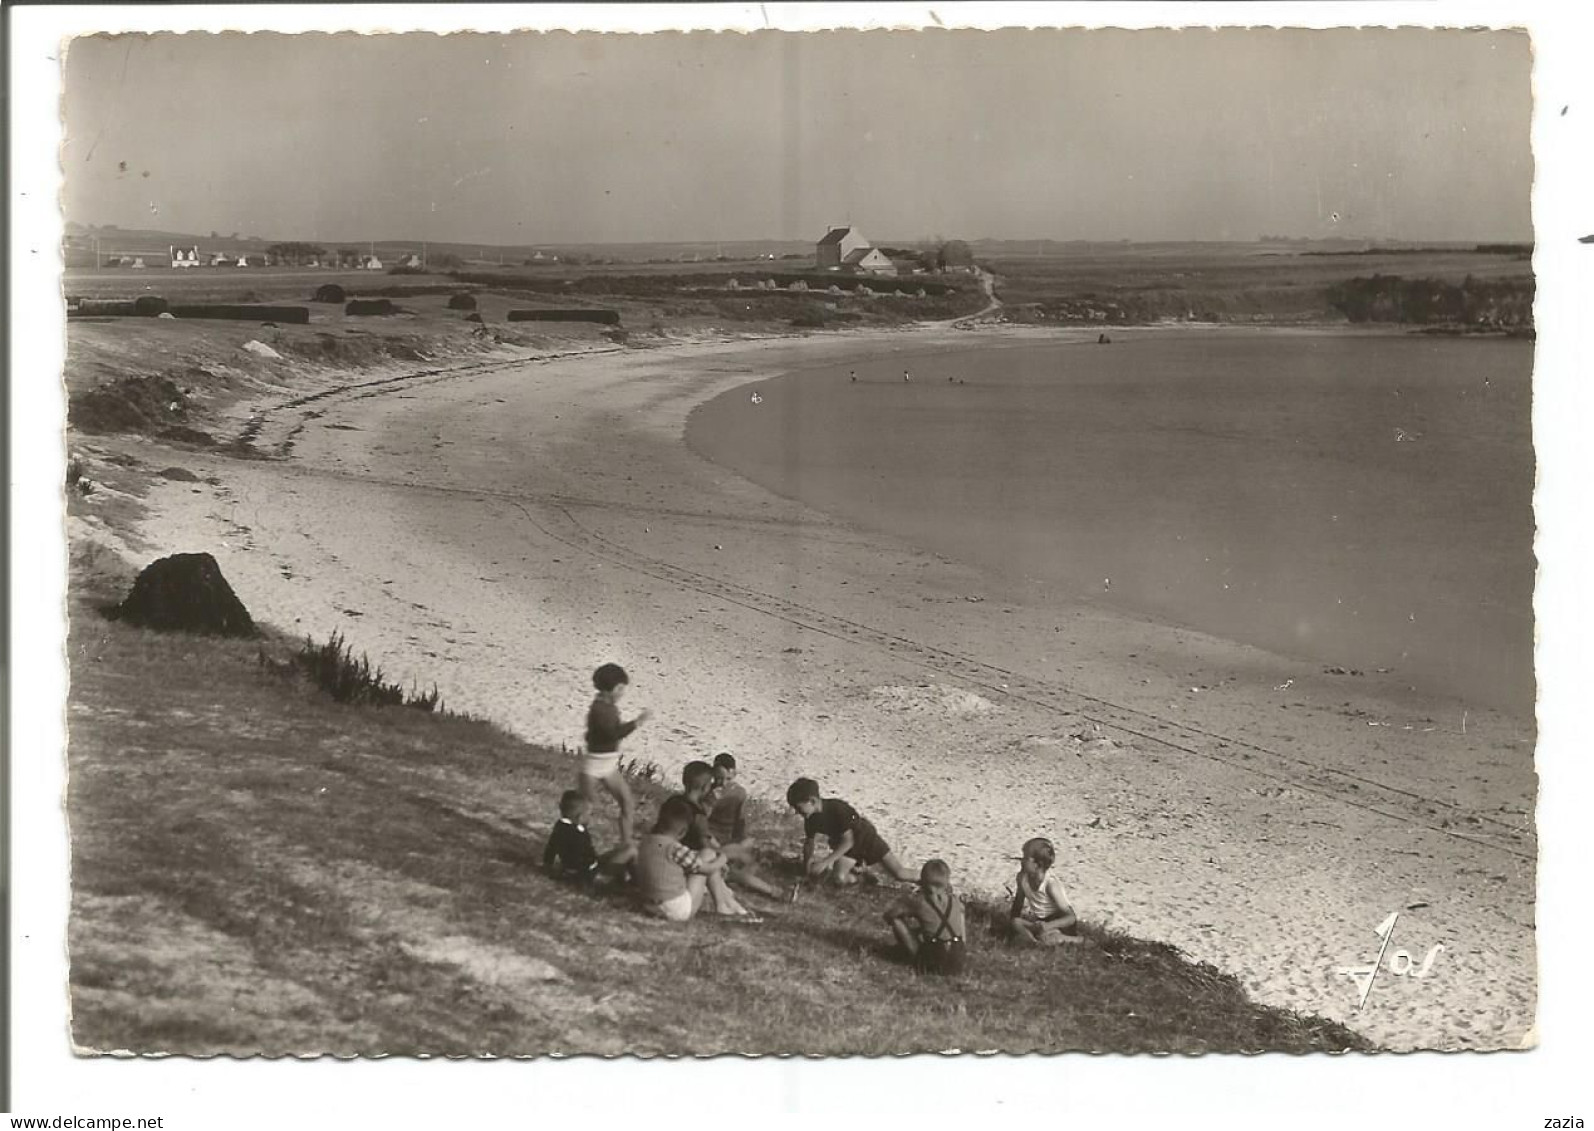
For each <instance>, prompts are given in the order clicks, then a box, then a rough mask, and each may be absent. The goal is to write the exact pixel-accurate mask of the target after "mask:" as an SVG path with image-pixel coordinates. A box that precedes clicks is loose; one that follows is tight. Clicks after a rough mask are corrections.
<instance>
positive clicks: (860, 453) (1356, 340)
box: [687, 330, 1534, 716]
mask: <svg viewBox="0 0 1594 1131" xmlns="http://www.w3.org/2000/svg"><path fill="white" fill-rule="evenodd" d="M1532 359H1533V352H1532V346H1531V344H1530V343H1527V342H1521V341H1507V340H1501V339H1492V338H1489V339H1485V338H1445V337H1432V336H1425V335H1415V334H1400V333H1393V334H1392V333H1371V334H1358V333H1351V332H1304V331H1299V330H1292V331H1278V330H1198V331H1156V332H1140V333H1117V334H1114V340H1113V341H1112V342H1111V343H1110V344H1097V343H1096V342H1095V341H1094V340H1091V341H1089V342H1084V343H1081V342H1059V343H1057V344H1051V345H1026V346H1022V347H1011V346H1001V347H991V346H986V347H983V348H980V347H976V348H970V349H968V350H965V351H942V352H937V353H930V354H917V355H915V354H912V353H911V352H909V351H904V352H902V353H898V354H894V355H887V356H885V357H880V358H875V359H873V360H870V361H867V362H858V363H856V364H851V365H842V366H840V367H837V368H820V369H807V370H802V371H797V372H791V373H786V374H783V375H779V376H774V377H772V379H770V380H766V381H763V382H760V383H758V384H757V385H755V386H754V387H752V388H751V389H750V388H747V387H743V388H740V389H737V390H734V391H731V392H728V393H725V394H723V395H722V396H720V397H718V398H716V399H714V400H712V401H710V402H709V403H707V404H705V405H703V406H702V407H700V408H699V409H698V410H697V411H696V412H695V413H694V414H693V416H692V419H691V421H690V423H689V426H688V431H687V439H688V442H689V443H690V444H691V445H692V446H693V448H694V449H695V450H697V451H698V452H699V453H701V454H703V455H705V456H707V457H708V458H710V459H712V460H714V461H716V462H718V463H721V464H722V465H724V466H727V467H730V468H732V469H734V470H735V471H737V472H739V473H740V474H742V475H744V476H746V477H747V478H749V479H751V480H753V481H755V482H757V483H759V484H761V485H763V486H765V487H767V488H769V489H771V490H773V491H776V492H778V493H780V494H783V495H786V496H789V497H793V498H797V499H800V500H802V501H804V502H806V503H809V504H811V505H813V506H815V507H818V508H819V509H821V510H824V511H827V512H829V513H832V514H834V515H836V516H838V517H841V518H844V519H847V520H849V521H852V522H856V523H859V524H861V525H864V526H868V527H872V528H875V529H878V530H880V531H884V532H887V533H890V534H892V535H896V536H899V537H901V538H903V539H905V540H907V541H908V542H910V543H912V544H915V545H917V546H920V547H922V548H924V549H928V550H932V551H935V552H939V553H943V554H945V555H947V556H949V557H953V558H956V559H959V560H962V561H964V562H966V563H969V564H972V565H974V566H976V567H978V568H979V569H981V570H983V571H986V572H988V573H989V574H990V575H991V576H992V577H993V578H1000V579H1004V580H1006V581H1009V582H1019V583H1023V584H1024V585H1026V586H1028V587H1029V588H1030V590H1032V591H1033V592H1036V593H1038V594H1040V599H1043V600H1057V601H1059V602H1066V601H1068V600H1070V599H1082V598H1088V599H1090V600H1093V601H1107V602H1109V603H1113V604H1116V605H1119V606H1120V607H1122V608H1123V609H1125V610H1129V611H1133V612H1135V613H1138V614H1142V615H1148V616H1152V617H1155V618H1157V619H1159V620H1165V621H1168V622H1172V623H1178V624H1183V625H1188V626H1191V627H1194V628H1198V629H1201V630H1203V631H1207V632H1211V633H1214V634H1217V635H1220V636H1224V637H1227V638H1229V639H1234V640H1240V641H1245V642H1247V643H1252V644H1256V645H1260V646H1262V647H1265V648H1268V649H1271V650H1275V651H1278V652H1282V653H1285V654H1289V655H1295V656H1301V657H1304V658H1308V659H1314V660H1320V661H1322V662H1324V663H1325V664H1327V665H1334V666H1342V667H1345V668H1347V669H1368V670H1373V669H1379V668H1384V669H1389V670H1392V671H1394V672H1397V673H1399V674H1400V675H1402V676H1405V677H1408V678H1409V679H1410V680H1411V682H1412V685H1413V686H1416V687H1419V688H1421V689H1423V690H1426V691H1433V692H1438V693H1441V694H1449V695H1454V696H1456V697H1458V698H1460V699H1462V700H1464V701H1468V702H1474V703H1477V704H1479V705H1484V706H1491V707H1496V708H1500V709H1504V710H1507V711H1510V712H1512V713H1516V714H1521V715H1524V716H1527V715H1530V714H1531V712H1532V705H1533V687H1534V683H1533V656H1532V650H1533V609H1532V597H1533V579H1534V558H1533V531H1534V525H1533V509H1532V491H1533V479H1534V459H1533V447H1532V431H1531V419H1530V412H1531V373H1532ZM905 368H906V369H907V370H908V371H909V375H910V377H911V380H904V374H903V370H904V369H905ZM849 371H850V372H849ZM755 392H756V393H757V397H756V399H755V398H754V396H753V395H752V394H753V393H755Z"/></svg>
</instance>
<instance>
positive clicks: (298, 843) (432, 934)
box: [68, 553, 1366, 1055]
mask: <svg viewBox="0 0 1594 1131" xmlns="http://www.w3.org/2000/svg"><path fill="white" fill-rule="evenodd" d="M114 561H115V560H114V559H111V558H109V557H108V556H107V555H103V554H88V553H77V554H75V555H74V562H75V565H76V574H75V576H74V579H73V582H74V583H73V594H74V605H73V609H72V624H71V637H70V653H71V670H72V690H71V697H70V729H71V752H70V762H71V781H70V788H69V797H68V805H69V812H70V816H71V821H72V829H73V835H74V850H73V861H72V868H73V882H74V886H73V899H72V918H71V926H70V943H71V950H72V987H71V988H72V998H73V1034H74V1037H75V1039H76V1040H77V1042H78V1043H79V1044H81V1045H83V1046H86V1047H88V1048H92V1049H101V1050H119V1049H130V1050H136V1051H140V1052H155V1051H161V1052H172V1053H218V1052H219V1053H231V1054H240V1055H241V1054H252V1053H266V1054H286V1053H309V1052H332V1053H341V1054H374V1053H391V1054H415V1053H435V1054H455V1055H458V1054H479V1053H489V1052H490V1053H495V1054H500V1055H537V1054H547V1053H609V1054H614V1053H640V1054H644V1055H654V1054H663V1053H697V1054H712V1053H721V1052H731V1051H736V1052H754V1051H757V1052H769V1053H773V1052H792V1053H811V1054H812V1053H818V1054H839V1053H864V1054H886V1053H907V1052H914V1051H923V1050H945V1049H964V1050H979V1049H1001V1050H1007V1051H1028V1050H1048V1051H1060V1050H1070V1049H1079V1050H1085V1049H1095V1050H1111V1051H1123V1052H1142V1051H1153V1050H1171V1051H1178V1052H1192V1053H1193V1052H1203V1051H1217V1050H1225V1051H1253V1050H1287V1051H1294V1052H1306V1051H1323V1050H1343V1049H1361V1048H1365V1047H1366V1044H1365V1042H1364V1041H1362V1040H1361V1039H1360V1038H1358V1037H1357V1036H1356V1035H1355V1034H1353V1033H1351V1032H1349V1031H1348V1030H1346V1029H1344V1028H1343V1027H1341V1026H1338V1025H1336V1024H1333V1023H1330V1022H1326V1021H1323V1020H1321V1019H1318V1018H1311V1017H1301V1016H1297V1015H1294V1014H1289V1013H1285V1012H1281V1011H1279V1010H1275V1009H1270V1008H1264V1007H1261V1006H1258V1005H1256V1004H1255V1003H1253V1002H1252V1001H1250V1000H1248V999H1247V998H1246V996H1245V995H1244V993H1243V992H1242V990H1241V989H1240V987H1239V985H1238V984H1237V983H1236V982H1235V981H1234V980H1233V979H1232V978H1229V977H1227V976H1225V975H1223V974H1220V973H1219V972H1217V971H1215V970H1213V969H1212V968H1210V967H1206V966H1197V965H1193V964H1191V963H1189V962H1187V961H1185V960H1184V959H1183V958H1182V957H1181V956H1180V955H1179V954H1178V953H1177V952H1175V951H1174V950H1173V949H1172V948H1170V947H1167V946H1164V945H1161V944H1158V943H1149V942H1143V941H1139V940H1135V939H1131V938H1128V937H1125V936H1122V935H1118V934H1112V933H1108V932H1104V931H1101V930H1097V929H1090V930H1089V940H1088V941H1087V943H1086V944H1085V945H1083V946H1079V947H1073V948H1067V949H1066V951H1065V952H1062V953H1058V952H1036V951H1024V952H1020V951H1009V950H1005V949H1002V948H1000V947H999V946H997V945H996V944H995V943H993V942H991V941H990V940H989V939H988V938H987V937H986V933H985V930H984V927H985V925H986V923H987V922H988V919H987V916H986V913H985V912H984V911H982V910H978V909H976V910H975V912H974V913H973V914H972V915H971V933H972V934H973V935H974V936H975V938H974V940H973V942H974V961H973V964H972V971H971V973H970V974H968V975H967V976H966V977H964V978H961V979H959V980H956V981H952V982H942V981H936V980H931V979H923V978H920V977H918V976H916V975H914V974H913V973H911V972H910V971H909V970H907V969H906V968H905V967H903V966H901V965H899V964H897V963H895V962H893V961H891V960H890V957H889V956H888V955H887V954H886V953H885V950H884V948H885V939H886V935H885V931H884V928H883V927H882V926H881V924H880V917H879V916H880V912H881V910H882V909H883V906H884V904H885V902H886V900H887V899H889V898H891V896H890V895H889V894H888V893H886V892H882V891H874V890H866V889H859V890H854V891H849V892H845V893H835V894H825V895H812V896H810V897H809V898H807V899H805V900H804V901H803V902H801V903H799V904H797V905H796V906H794V907H791V908H789V909H783V910H782V911H780V912H777V913H775V914H774V915H772V916H771V918H770V919H769V920H768V921H766V922H765V923H764V924H763V925H761V926H757V927H744V926H723V925H719V924H715V923H713V922H703V923H696V924H692V925H690V926H688V927H685V928H677V927H672V926H667V925H664V924H660V923H655V922H654V921H652V920H649V919H645V918H643V917H642V916H640V915H638V914H637V913H635V912H634V911H633V910H632V909H631V908H630V906H629V904H628V903H627V902H626V901H625V900H624V898H623V897H619V896H589V895H585V894H582V893H580V892H578V891H575V890H573V889H571V888H568V887H565V886H562V885H560V884H558V883H556V882H554V881H552V880H549V879H547V878H546V877H544V876H543V875H542V874H541V872H540V871H539V867H538V864H539V854H540V848H541V844H542V839H543V836H544V834H545V832H546V830H547V827H548V826H549V824H550V823H551V819H552V816H553V814H554V812H555V807H556V799H557V797H558V794H559V792H560V791H561V790H563V789H564V788H566V787H567V786H568V785H569V784H570V782H571V779H572V776H573V775H572V769H571V765H570V762H569V760H568V759H566V758H565V757H564V756H563V755H562V754H561V753H560V752H558V751H552V750H547V749H540V748H536V747H532V746H529V745H527V744H525V743H523V742H521V741H518V740H516V739H514V738H512V737H510V736H508V735H506V734H505V733H503V732H502V731H500V730H498V729H496V728H494V727H492V726H490V725H488V724H486V723H482V722H479V721H473V720H470V719H467V718H462V717H458V716H452V715H448V714H446V713H442V712H435V713H434V712H428V711H414V710H403V709H397V708H392V707H389V708H382V707H372V706H366V707H358V706H346V705H342V704H339V703H337V702H335V701H334V700H333V699H332V698H331V697H329V696H328V695H326V694H324V693H323V692H322V691H320V690H319V689H317V688H316V687H315V686H314V685H313V684H312V683H311V682H310V681H308V680H307V679H305V678H304V676H303V675H302V674H301V673H299V672H298V671H297V670H296V665H295V663H294V662H293V654H294V648H295V646H294V644H293V643H292V642H291V641H288V640H286V639H283V638H276V639H273V640H271V641H269V642H268V643H267V644H266V645H265V646H264V647H265V650H266V655H265V658H266V660H267V661H269V662H267V663H262V662H261V660H262V655H261V647H262V646H261V645H259V644H257V643H255V642H239V641H224V640H215V639H197V638H185V637H180V636H172V635H157V634H153V633H148V632H144V631H141V630H137V629H132V628H129V627H127V626H124V625H120V624H116V623H112V622H109V621H107V620H105V619H104V618H103V617H102V616H100V615H99V613H98V612H96V611H95V609H96V605H97V604H103V603H106V602H109V601H111V600H114V599H115V598H116V597H117V596H119V595H120V593H121V592H123V591H125V586H126V584H127V582H128V580H129V578H128V576H127V575H126V573H125V572H119V571H118V569H117V568H116V567H115V566H114V565H113V564H112V563H113V562H114ZM641 788H642V789H643V790H644V792H645V795H646V797H647V800H646V801H645V802H644V819H648V818H649V817H650V815H651V812H652V810H653V809H654V808H655V807H656V805H657V803H658V801H659V800H660V798H661V796H662V793H661V791H660V790H659V788H658V787H657V786H654V785H651V784H647V783H642V785H641ZM599 824H600V835H605V834H607V833H609V831H610V829H611V828H612V826H610V825H609V824H608V821H607V815H605V816H604V818H603V819H602V820H600V822H599ZM755 832H756V834H757V835H758V836H759V837H760V838H761V840H762V841H763V842H764V843H765V844H767V845H770V846H771V850H770V855H769V858H768V859H767V860H766V862H765V864H766V867H767V868H768V869H769V870H770V871H772V872H782V873H785V874H788V875H789V874H790V873H791V868H792V865H791V863H790V861H788V860H787V859H785V858H784V857H782V856H781V855H779V853H778V852H777V847H778V849H781V850H785V851H786V852H790V851H791V850H792V849H794V847H795V840H796V834H797V830H796V828H795V825H794V823H793V822H792V821H790V820H788V819H786V818H785V817H784V816H783V815H780V814H777V813H774V812H768V811H766V812H761V813H760V814H758V817H757V821H756V824H755Z"/></svg>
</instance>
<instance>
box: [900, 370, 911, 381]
mask: <svg viewBox="0 0 1594 1131" xmlns="http://www.w3.org/2000/svg"><path fill="white" fill-rule="evenodd" d="M902 379H903V380H904V381H911V380H913V378H912V377H909V376H908V371H907V370H906V369H904V370H903V371H902Z"/></svg>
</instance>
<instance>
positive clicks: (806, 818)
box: [786, 778, 913, 884]
mask: <svg viewBox="0 0 1594 1131" xmlns="http://www.w3.org/2000/svg"><path fill="white" fill-rule="evenodd" d="M786 803H787V804H788V805H790V806H791V807H792V808H793V809H795V810H796V811H797V812H798V814H799V815H800V816H801V817H802V819H803V837H804V839H803V874H804V875H808V876H815V877H819V876H826V875H828V876H829V877H830V878H831V880H833V881H834V882H835V883H838V884H855V883H857V882H858V877H859V874H860V872H861V871H862V869H864V868H868V867H871V866H873V865H875V864H879V865H880V866H881V867H883V868H884V869H885V870H886V871H887V872H890V873H891V876H892V878H893V879H897V880H903V881H908V882H911V881H912V880H913V873H911V872H909V871H908V870H907V868H905V867H904V866H903V864H902V861H900V860H898V859H897V857H896V854H895V853H894V852H892V851H891V846H890V845H889V844H887V843H886V842H885V841H884V840H882V839H881V837H880V834H879V833H878V832H876V831H875V827H874V826H873V825H871V824H870V823H869V822H868V821H866V820H864V819H863V818H862V817H861V816H859V815H858V811H857V810H856V809H854V808H853V807H852V806H851V805H848V804H847V803H846V802H845V801H841V800H839V799H837V798H834V797H821V796H820V795H819V783H818V782H816V781H814V779H813V778H798V779H797V780H796V781H794V782H792V783H791V788H790V789H788V790H787V791H786ZM820 833H823V834H824V835H825V840H826V841H827V842H828V843H829V845H830V853H829V855H827V856H824V857H822V858H820V859H818V860H815V859H814V841H815V838H817V837H818V836H819V834H820Z"/></svg>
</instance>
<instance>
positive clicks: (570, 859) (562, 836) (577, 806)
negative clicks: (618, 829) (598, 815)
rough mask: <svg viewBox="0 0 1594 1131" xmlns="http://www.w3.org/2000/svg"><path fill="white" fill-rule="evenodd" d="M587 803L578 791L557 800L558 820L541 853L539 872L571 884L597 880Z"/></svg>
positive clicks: (575, 790) (595, 859)
mask: <svg viewBox="0 0 1594 1131" xmlns="http://www.w3.org/2000/svg"><path fill="white" fill-rule="evenodd" d="M588 808H589V802H588V801H587V799H586V798H585V797H583V796H582V795H581V791H580V790H579V789H567V790H565V791H564V794H563V796H561V797H560V798H559V819H558V820H557V821H555V822H554V826H553V830H552V831H551V832H550V833H549V834H548V843H547V845H546V846H545V847H544V848H543V850H542V867H543V871H545V872H547V873H548V874H549V875H551V876H554V877H556V878H558V879H561V880H569V881H571V882H572V883H591V882H593V881H594V880H596V879H597V877H598V852H597V850H596V849H595V848H593V847H592V834H591V833H589V832H588V831H587V809H588Z"/></svg>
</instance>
